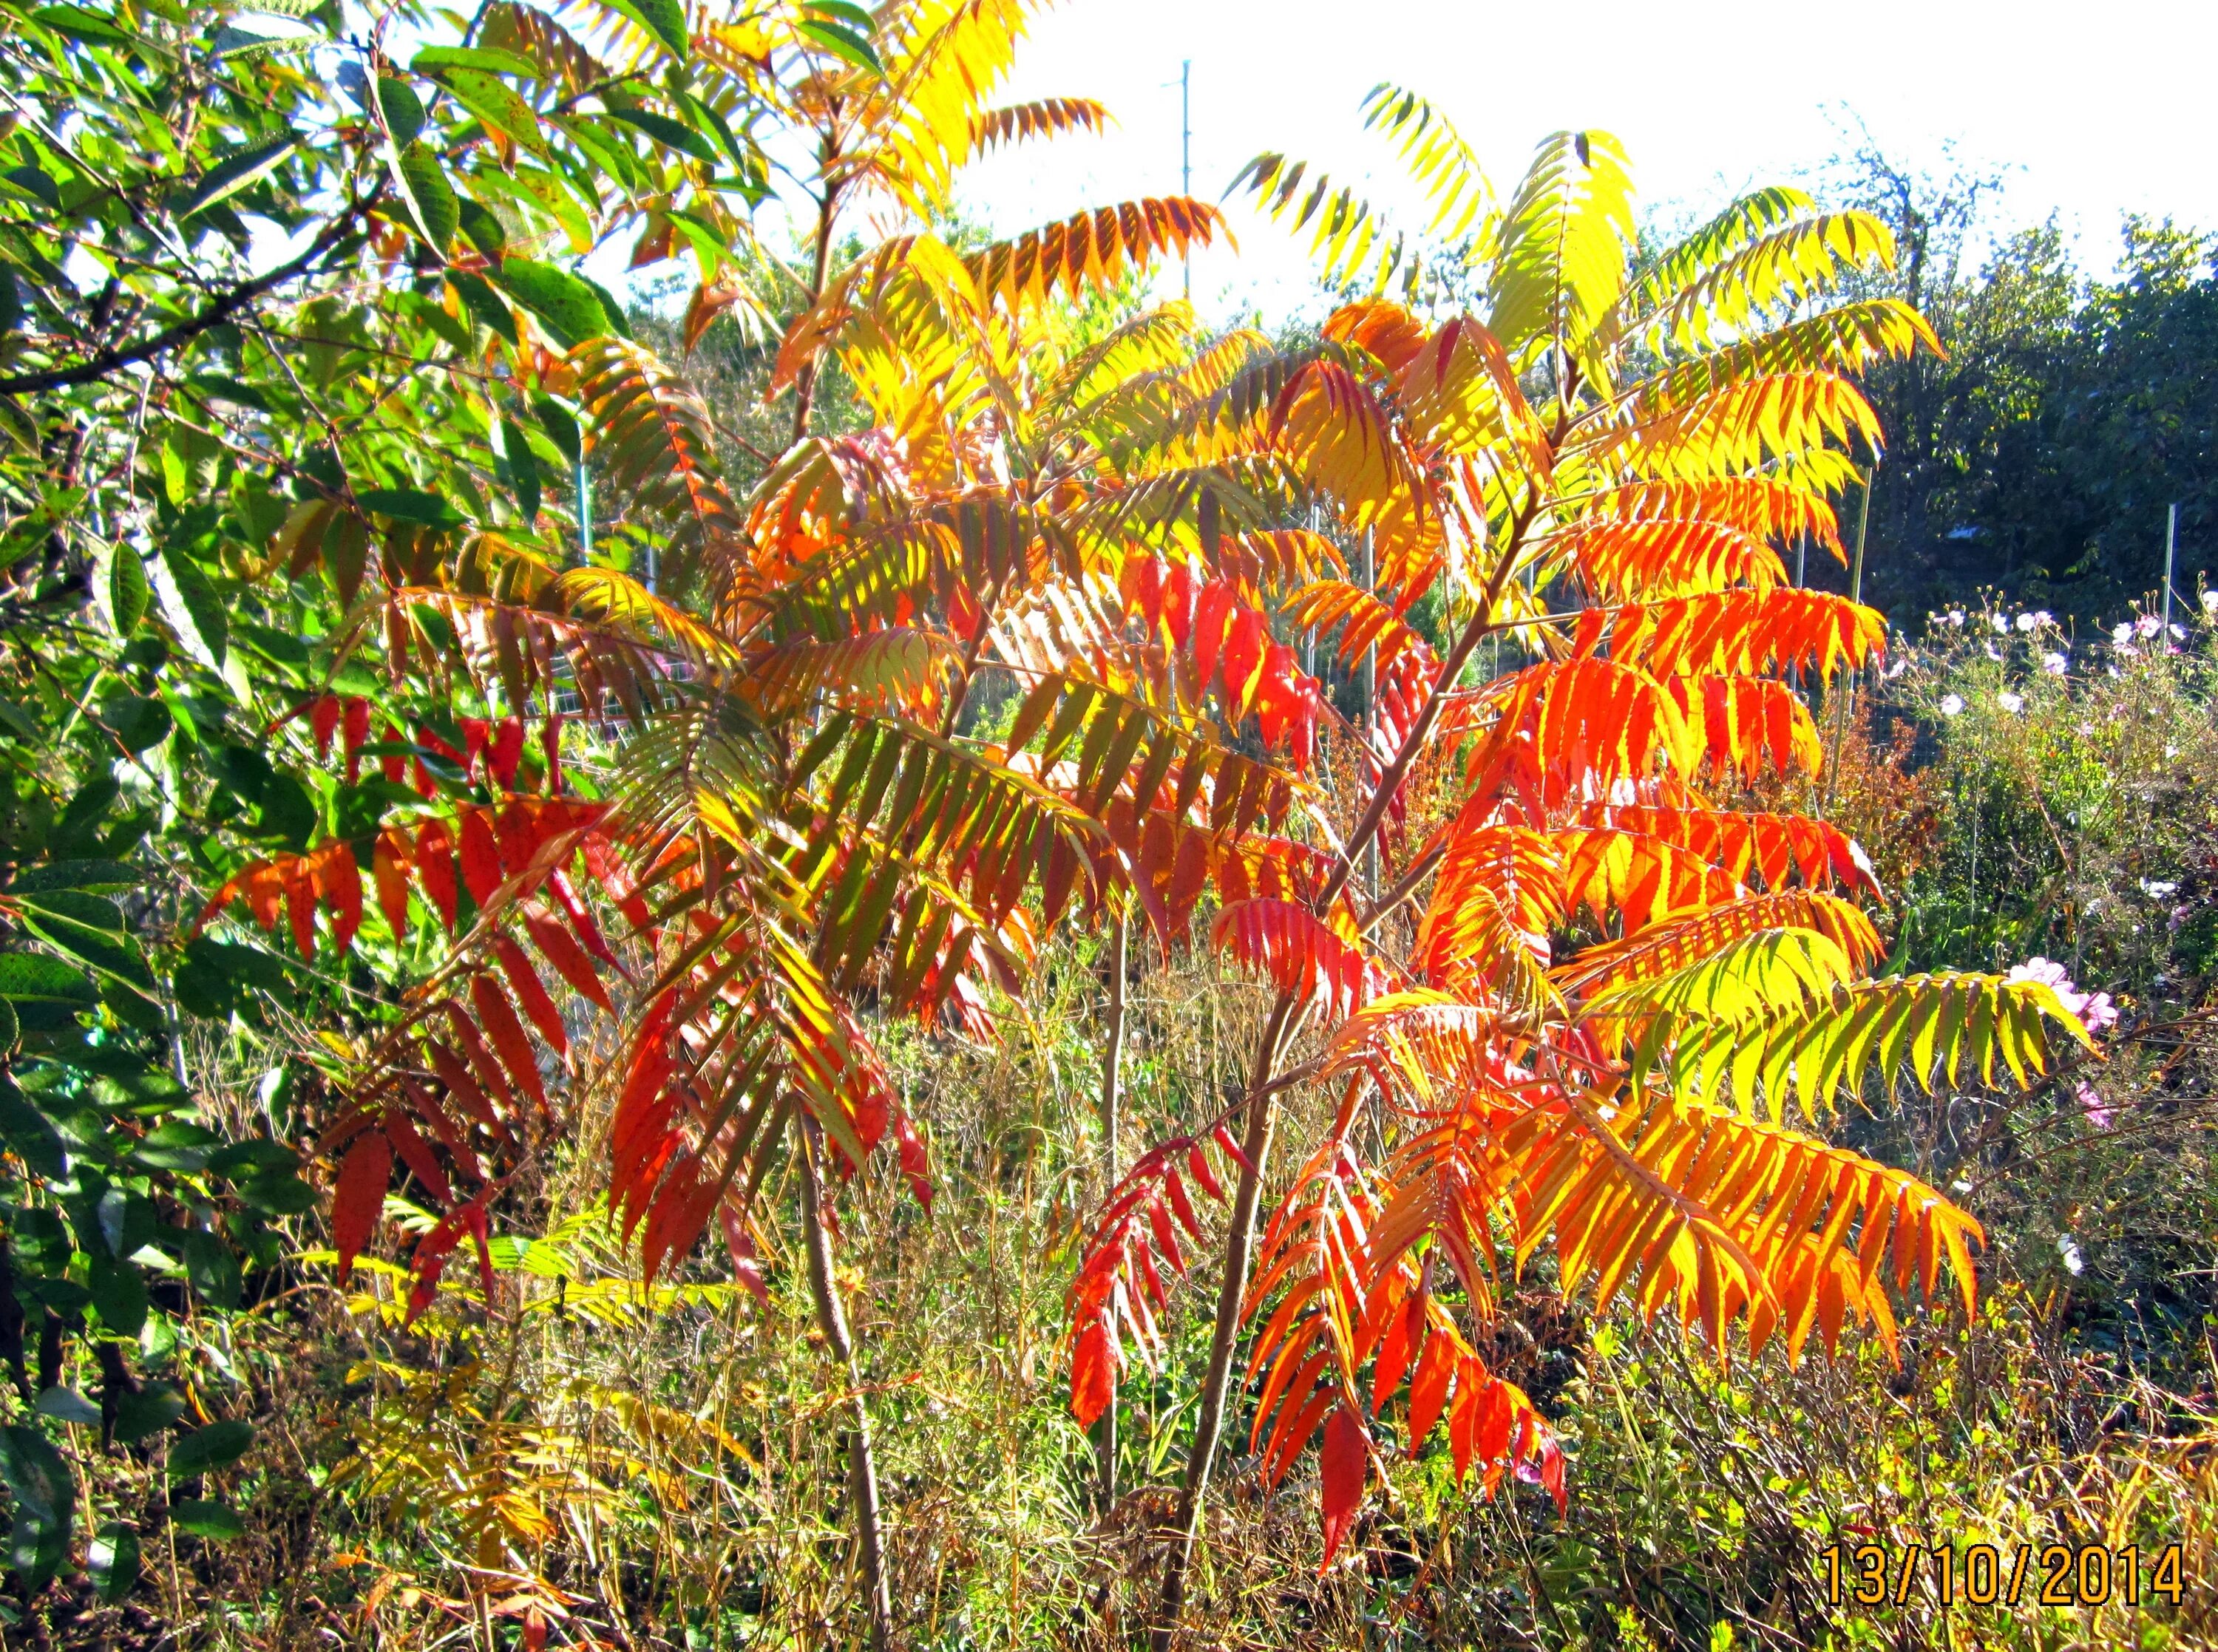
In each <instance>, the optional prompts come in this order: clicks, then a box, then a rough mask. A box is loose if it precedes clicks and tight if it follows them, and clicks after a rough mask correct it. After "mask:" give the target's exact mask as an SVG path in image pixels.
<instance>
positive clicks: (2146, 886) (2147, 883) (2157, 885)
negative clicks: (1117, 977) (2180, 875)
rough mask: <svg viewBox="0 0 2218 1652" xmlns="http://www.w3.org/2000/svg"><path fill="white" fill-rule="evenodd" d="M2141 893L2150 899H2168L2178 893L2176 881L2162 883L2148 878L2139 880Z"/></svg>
mask: <svg viewBox="0 0 2218 1652" xmlns="http://www.w3.org/2000/svg"><path fill="white" fill-rule="evenodd" d="M2141 893H2142V894H2145V895H2147V896H2148V897H2149V899H2151V900H2170V899H2171V898H2172V896H2174V895H2176V894H2178V893H2179V885H2178V884H2177V883H2162V882H2155V881H2153V880H2152V879H2149V878H2143V879H2142V880H2141Z"/></svg>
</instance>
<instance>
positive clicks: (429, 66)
mask: <svg viewBox="0 0 2218 1652" xmlns="http://www.w3.org/2000/svg"><path fill="white" fill-rule="evenodd" d="M408 66H409V67H410V68H411V69H413V70H414V71H416V72H417V73H418V74H419V75H430V74H436V73H437V72H438V71H440V70H442V69H476V70H479V71H482V72H484V73H486V74H488V75H514V76H515V77H517V79H518V80H536V79H537V78H538V77H539V65H537V64H536V63H533V62H532V61H531V60H530V59H529V58H520V57H518V56H517V55H516V53H513V52H499V51H494V50H492V49H491V48H489V47H486V46H425V47H424V49H423V50H422V51H421V52H418V53H417V54H416V56H415V57H414V59H412V60H411V61H410V63H409V65H408Z"/></svg>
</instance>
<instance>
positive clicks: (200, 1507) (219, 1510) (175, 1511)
mask: <svg viewBox="0 0 2218 1652" xmlns="http://www.w3.org/2000/svg"><path fill="white" fill-rule="evenodd" d="M170 1525H174V1526H176V1527H177V1530H178V1531H189V1532H191V1533H192V1534H193V1536H195V1538H206V1539H208V1541H209V1542H210V1543H228V1542H230V1541H231V1540H232V1538H243V1537H245V1535H246V1522H245V1521H244V1520H242V1519H239V1516H238V1514H237V1513H234V1512H233V1511H232V1510H230V1509H228V1508H226V1507H224V1506H223V1505H222V1504H221V1503H211V1502H209V1501H208V1500H207V1499H205V1498H201V1497H180V1498H179V1499H178V1500H177V1501H176V1502H174V1503H172V1504H170Z"/></svg>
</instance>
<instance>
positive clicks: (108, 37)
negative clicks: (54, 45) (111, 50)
mask: <svg viewBox="0 0 2218 1652" xmlns="http://www.w3.org/2000/svg"><path fill="white" fill-rule="evenodd" d="M31 21H32V22H34V23H44V24H45V25H46V27H47V28H51V29H54V30H57V31H58V32H59V33H61V34H74V35H76V36H77V39H79V40H96V41H98V42H100V43H101V44H102V45H106V46H134V45H136V44H137V43H138V40H137V37H136V36H135V35H133V34H131V32H130V31H129V30H127V29H125V28H120V27H118V26H117V24H116V22H115V19H114V18H113V17H111V16H109V15H108V14H107V13H105V12H100V11H88V10H87V9H85V8H84V7H83V6H40V8H39V9H37V10H36V11H34V12H33V13H32V14H31Z"/></svg>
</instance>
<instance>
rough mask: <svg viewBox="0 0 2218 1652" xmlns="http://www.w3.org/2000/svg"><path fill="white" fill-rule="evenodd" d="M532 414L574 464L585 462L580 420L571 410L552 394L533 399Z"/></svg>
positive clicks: (556, 445)
mask: <svg viewBox="0 0 2218 1652" xmlns="http://www.w3.org/2000/svg"><path fill="white" fill-rule="evenodd" d="M531 416H532V417H533V418H536V419H537V420H538V421H539V428H540V429H541V430H544V431H546V432H547V439H548V441H549V442H553V443H554V446H555V447H556V449H559V450H560V451H561V455H562V457H563V458H564V459H566V460H567V461H569V462H570V463H571V464H572V465H573V466H574V465H580V464H583V463H584V462H585V445H584V442H583V439H582V438H581V437H580V436H579V432H578V421H577V419H576V418H574V417H573V415H572V413H571V411H570V410H569V409H568V408H567V407H565V406H563V405H562V404H561V402H559V401H556V400H555V399H554V398H553V397H552V396H536V397H534V398H533V399H532V403H531Z"/></svg>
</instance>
